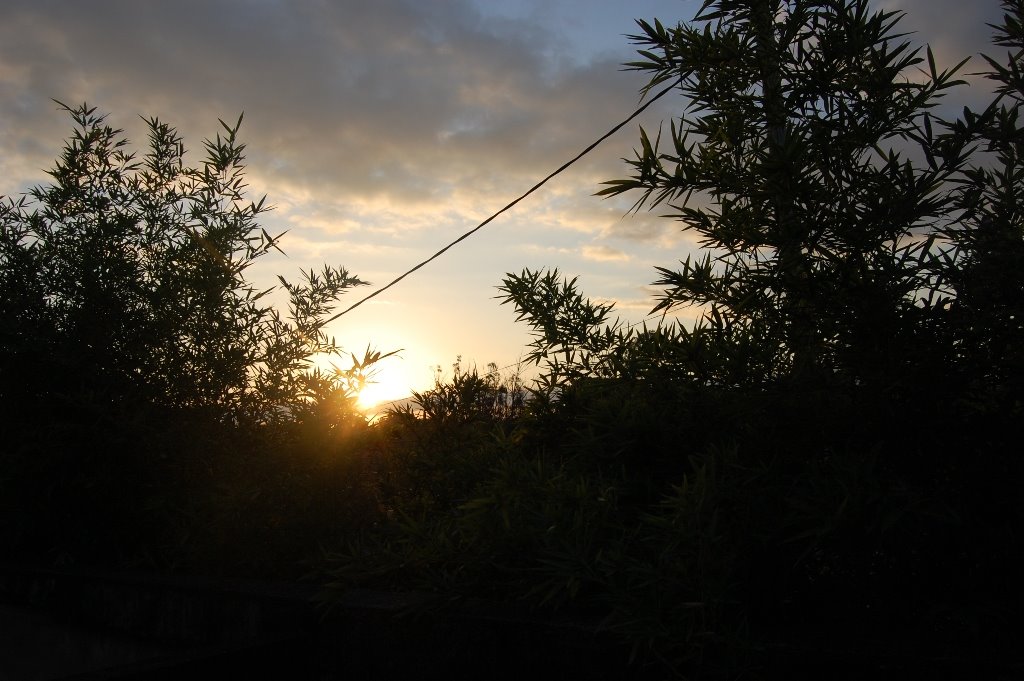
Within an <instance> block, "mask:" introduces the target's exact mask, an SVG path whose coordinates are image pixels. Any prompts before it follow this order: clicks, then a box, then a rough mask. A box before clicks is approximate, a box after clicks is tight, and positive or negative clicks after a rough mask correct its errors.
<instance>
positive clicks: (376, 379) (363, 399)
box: [356, 366, 414, 409]
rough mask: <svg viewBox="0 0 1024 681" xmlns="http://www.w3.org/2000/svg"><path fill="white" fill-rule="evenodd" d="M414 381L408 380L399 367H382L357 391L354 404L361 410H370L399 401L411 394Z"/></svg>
mask: <svg viewBox="0 0 1024 681" xmlns="http://www.w3.org/2000/svg"><path fill="white" fill-rule="evenodd" d="M413 384H414V381H412V380H410V379H409V377H408V376H406V375H405V373H404V372H402V371H401V368H400V367H395V366H388V367H382V368H381V369H380V371H378V372H376V373H375V374H374V375H373V377H372V378H371V379H370V380H369V381H367V383H366V386H365V387H364V388H363V389H362V390H361V391H359V399H358V400H357V402H356V404H358V406H359V407H360V408H361V409H372V408H374V407H377V406H380V405H381V404H382V403H384V402H390V401H391V400H400V399H402V398H403V397H409V395H410V394H411V393H412V388H411V387H410V386H413Z"/></svg>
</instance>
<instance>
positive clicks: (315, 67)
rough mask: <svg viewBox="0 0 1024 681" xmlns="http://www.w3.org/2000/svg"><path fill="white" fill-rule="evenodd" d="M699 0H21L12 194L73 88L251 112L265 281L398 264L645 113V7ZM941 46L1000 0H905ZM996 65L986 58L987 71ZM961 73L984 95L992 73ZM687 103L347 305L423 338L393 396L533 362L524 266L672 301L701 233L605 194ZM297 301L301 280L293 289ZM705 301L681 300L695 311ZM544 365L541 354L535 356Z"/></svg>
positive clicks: (361, 320) (670, 107) (181, 114)
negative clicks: (675, 277) (438, 379)
mask: <svg viewBox="0 0 1024 681" xmlns="http://www.w3.org/2000/svg"><path fill="white" fill-rule="evenodd" d="M699 5H700V3H699V2H697V1H696V0H628V1H626V0H622V1H612V0H602V1H597V2H595V1H594V0H374V1H373V2H365V0H358V1H357V0H336V1H330V0H288V1H287V2H286V1H285V0H279V1H271V0H175V2H157V1H156V0H90V1H88V2H85V1H83V0H5V3H4V21H3V22H0V194H2V195H7V196H17V195H19V194H20V193H22V192H24V191H26V190H27V189H28V188H30V187H32V186H34V185H37V184H40V183H43V182H45V180H46V175H45V170H46V169H48V168H50V167H52V165H53V161H54V159H56V158H57V156H58V155H59V153H60V149H61V147H62V145H63V141H64V139H65V138H66V137H67V135H68V133H69V132H70V131H71V122H70V119H68V117H67V115H66V114H65V113H63V112H61V111H60V110H59V108H58V106H57V105H56V104H55V103H54V101H53V100H60V101H62V102H65V103H67V104H71V105H73V104H78V103H82V102H88V103H89V104H90V105H92V106H96V107H97V108H98V110H99V111H101V112H105V113H107V114H108V118H107V121H108V123H110V124H111V125H113V126H115V127H118V128H123V129H124V130H125V132H126V135H127V137H128V138H129V139H130V140H132V142H133V145H132V148H133V149H136V150H138V151H139V153H140V155H141V154H142V153H144V152H145V139H146V132H145V124H144V122H143V120H142V118H141V117H151V116H153V117H157V118H159V119H161V120H162V121H164V122H166V123H168V124H170V125H172V126H174V127H176V128H177V129H178V131H179V133H180V134H181V135H182V136H183V137H184V140H185V145H186V148H188V149H190V150H191V153H190V154H189V156H188V157H187V161H189V162H191V163H193V164H196V163H199V162H201V160H202V141H203V139H205V138H207V137H212V136H214V135H215V134H216V133H217V132H218V131H219V124H218V119H223V120H225V121H231V122H233V121H235V120H236V119H237V117H238V116H239V114H240V113H244V122H243V124H242V129H241V135H240V136H241V139H242V141H243V142H245V143H246V144H247V178H248V182H249V187H250V193H251V197H252V198H253V199H258V198H259V197H261V196H263V195H266V196H267V201H268V203H269V204H270V205H272V206H274V210H273V211H272V212H270V213H266V214H264V216H263V219H262V222H261V225H262V226H264V227H265V228H266V229H267V231H268V232H271V233H277V232H280V231H284V230H288V234H287V235H286V236H285V237H284V239H283V240H282V242H281V247H282V249H283V250H284V251H285V253H286V256H280V255H276V254H275V255H273V256H267V257H265V258H262V259H261V260H259V261H258V264H257V265H256V266H254V267H253V268H252V269H251V270H250V279H251V280H252V281H253V283H255V284H257V285H260V286H262V287H267V286H271V285H273V284H275V283H276V275H282V276H284V277H285V278H287V279H289V280H292V281H294V280H298V279H299V278H300V275H299V272H300V270H303V269H305V270H308V269H310V268H311V267H312V268H316V269H319V268H321V267H322V265H323V264H325V263H327V264H331V265H334V266H343V267H345V268H346V269H348V270H349V271H350V272H351V273H354V274H356V275H358V276H359V277H360V278H362V279H364V280H367V281H369V282H371V283H372V284H373V285H374V286H371V287H365V288H362V289H358V290H356V291H354V292H352V293H350V294H349V295H348V296H347V297H346V299H344V300H343V301H342V302H343V304H344V305H346V306H347V304H350V303H352V302H355V300H356V299H357V297H358V296H361V295H363V294H365V293H369V292H371V291H372V290H373V289H374V288H375V287H376V286H381V285H384V284H386V283H387V282H389V281H390V280H391V279H393V278H394V277H396V276H398V275H399V274H401V273H402V272H404V271H406V270H407V269H409V268H410V267H412V266H413V265H415V264H416V263H418V262H420V261H422V260H423V259H425V258H427V257H428V256H430V255H431V254H432V253H434V252H435V251H437V250H438V249H439V248H441V247H442V246H444V245H445V244H447V243H448V242H449V241H451V240H453V239H454V238H456V237H457V236H459V235H461V234H462V233H463V232H465V231H467V230H469V229H471V228H472V227H474V226H476V225H477V224H478V223H479V222H480V221H481V220H483V219H484V218H486V217H488V216H489V215H491V214H492V213H494V212H495V211H497V210H498V209H499V208H501V207H502V206H504V205H505V204H506V203H508V202H509V201H511V200H512V199H514V198H516V197H517V196H518V195H519V194H521V193H522V192H524V191H526V190H527V189H528V188H529V187H531V186H532V185H533V184H534V183H535V182H537V181H538V180H540V179H541V178H542V177H544V176H545V175H547V174H548V173H549V172H551V171H552V170H554V169H555V168H557V167H558V166H560V165H561V164H562V163H563V162H565V161H567V160H568V159H569V158H571V157H572V156H574V155H575V154H576V153H578V152H579V151H581V150H582V149H583V148H584V147H586V146H587V145H588V144H589V143H590V142H592V141H594V140H595V139H597V138H598V137H599V136H601V135H602V134H604V133H605V132H606V131H607V130H609V129H610V128H611V127H612V126H614V125H615V124H617V123H618V122H620V121H621V120H623V119H624V118H626V117H627V116H628V115H629V114H630V113H631V112H632V111H633V110H634V109H635V108H636V107H637V105H638V103H639V99H638V97H639V90H640V89H641V88H642V87H643V86H644V84H645V82H646V81H645V78H644V76H643V74H639V73H636V72H628V71H624V70H623V69H622V67H621V64H622V63H623V62H625V61H629V60H631V59H633V58H635V49H636V48H635V46H633V45H631V43H630V42H629V40H628V39H627V38H626V34H630V33H634V32H636V30H635V29H636V27H635V24H634V23H633V19H635V18H643V19H647V20H653V19H654V18H655V17H657V18H658V19H660V20H661V21H662V23H665V24H669V25H675V24H676V23H677V22H679V21H687V20H689V19H691V18H692V17H693V15H694V13H695V12H696V10H697V9H698V7H699ZM875 6H876V7H877V8H879V9H881V8H885V9H898V10H902V11H905V12H906V13H907V16H906V18H905V19H904V21H903V23H902V24H901V27H902V28H903V29H904V30H906V31H910V32H912V36H911V37H912V39H913V40H914V41H915V42H917V43H920V44H923V43H928V44H930V45H931V47H932V49H933V51H934V53H935V55H936V58H937V61H938V62H939V65H940V66H952V65H953V64H955V63H956V62H957V61H959V60H960V59H962V58H963V57H966V56H969V55H972V54H977V53H978V52H979V51H986V52H988V53H990V54H991V53H993V52H994V51H995V48H992V47H991V46H990V44H989V36H990V34H991V30H990V29H989V28H988V27H987V26H986V23H994V22H997V21H998V20H999V18H1000V16H1001V11H1000V7H999V3H998V2H997V1H996V0H976V1H975V2H964V1H963V0H886V1H885V2H878V3H876V5H875ZM971 66H976V67H978V68H980V67H981V63H980V60H979V59H977V58H975V59H974V60H973V61H972V64H971V65H969V66H968V68H966V69H965V71H966V72H968V73H969V72H970V71H971V70H972V69H971ZM976 80H977V79H972V86H971V88H970V89H969V90H967V91H964V92H962V93H961V92H958V93H957V94H956V95H955V98H954V99H955V101H956V102H957V103H958V104H959V105H961V106H962V105H963V104H971V105H972V106H978V105H980V104H981V103H983V102H984V97H983V95H984V85H983V84H979V83H978V82H974V81H976ZM684 105H685V102H683V101H682V100H681V99H680V98H679V97H675V96H669V97H666V98H664V99H662V100H661V101H659V102H658V103H656V104H655V105H654V106H652V107H651V109H649V110H648V111H647V112H645V113H644V114H643V115H642V116H641V117H640V118H638V119H637V120H636V121H634V122H633V123H631V124H630V125H627V126H626V127H625V128H624V129H623V130H622V131H620V132H619V133H617V134H616V135H615V136H613V137H611V138H610V139H609V140H607V141H606V142H605V143H604V144H603V145H602V146H601V147H599V148H598V149H597V150H596V151H595V152H593V153H591V154H590V155H588V156H587V157H586V158H584V159H583V160H582V161H580V162H579V163H578V164H576V165H575V166H573V167H572V168H570V169H569V170H568V171H566V172H565V173H563V174H562V175H560V176H558V177H557V178H555V179H554V180H552V181H551V182H550V183H549V184H548V185H546V186H545V187H544V188H542V189H541V190H539V191H538V192H537V193H535V194H534V195H532V196H531V197H530V198H528V199H527V200H526V201H524V202H522V203H521V204H519V205H518V206H516V207H515V208H513V209H512V210H511V211H509V212H508V213H505V214H504V215H502V216H501V217H499V218H498V219H497V220H495V221H494V222H492V223H491V224H490V225H488V226H487V227H485V228H484V229H483V230H481V231H480V232H478V233H477V234H476V235H474V236H473V237H471V238H470V239H469V240H467V241H466V242H463V243H462V244H460V245H459V246H456V247H455V248H454V249H452V250H451V251H449V252H448V253H447V254H446V255H444V256H442V257H441V258H440V259H439V260H437V261H435V262H433V263H431V264H429V265H427V266H426V267H425V268H423V269H421V270H419V271H418V272H416V273H415V274H413V275H412V276H410V277H409V278H408V279H406V280H405V281H403V282H402V283H400V284H398V285H397V286H395V287H394V288H392V289H390V290H389V291H387V292H385V293H384V294H382V295H381V296H379V297H377V298H375V299H373V300H371V301H369V302H367V303H366V304H365V305H362V306H361V307H359V308H357V309H355V310H353V311H352V312H350V313H349V314H347V315H345V316H344V317H342V318H341V319H339V320H337V321H336V322H333V323H332V324H331V325H330V326H329V327H328V329H327V330H328V332H329V333H330V334H331V335H333V336H335V337H336V339H337V340H338V342H339V343H340V344H341V345H342V346H344V347H345V349H346V350H349V351H352V352H354V353H356V354H357V355H360V356H361V355H362V352H363V350H364V349H365V348H366V347H367V346H371V347H373V348H376V349H377V350H380V351H383V352H389V351H391V350H397V349H401V350H402V351H401V352H400V353H399V355H398V356H397V357H394V358H390V359H388V360H386V361H385V362H384V363H383V364H382V365H381V366H380V367H379V369H378V374H377V379H376V380H377V384H376V385H375V386H373V387H372V389H371V390H370V391H368V392H367V398H368V399H369V400H371V401H375V400H380V399H385V400H386V399H395V398H399V397H403V396H405V395H407V394H408V392H409V389H410V388H415V389H424V388H427V387H429V386H430V385H431V383H432V381H433V378H434V375H435V370H436V367H438V366H440V367H442V368H443V369H444V371H445V374H446V375H450V372H451V365H452V363H453V362H454V361H455V360H456V358H457V357H461V358H462V365H463V367H467V366H474V365H475V366H477V367H479V368H480V369H484V367H485V365H486V364H487V363H489V362H495V363H497V364H498V365H499V366H501V367H506V366H513V365H515V364H516V363H517V362H518V361H519V359H520V358H521V357H522V356H523V355H524V353H525V349H526V346H527V344H528V343H529V341H530V329H529V327H527V326H526V325H525V324H524V323H517V322H516V314H515V310H514V309H513V308H512V307H511V306H510V305H501V304H500V303H499V300H498V296H499V292H498V290H497V287H498V286H500V285H501V283H502V279H503V277H504V276H505V273H507V272H520V271H522V270H523V269H524V268H530V269H541V268H558V269H559V270H560V271H561V272H562V273H563V274H565V275H567V276H570V277H576V276H578V277H579V286H580V287H581V289H582V290H583V292H584V293H585V294H586V295H587V296H589V297H590V298H592V299H594V300H598V301H602V302H609V301H610V302H614V303H615V306H616V311H617V312H618V314H619V315H620V317H621V318H622V319H623V320H625V321H627V322H630V323H632V322H639V321H641V320H643V319H645V318H646V317H647V316H648V314H649V312H650V310H651V308H652V307H653V305H654V298H653V296H654V294H655V293H656V289H655V288H653V287H652V286H651V285H650V282H651V281H653V280H654V279H655V278H656V273H655V271H654V267H655V266H656V265H660V266H665V267H671V266H673V265H674V264H676V263H677V261H679V260H682V259H684V258H685V257H686V256H687V255H689V254H692V253H695V252H696V251H697V250H698V246H697V244H696V243H695V241H694V239H693V237H692V236H690V235H689V234H685V233H682V232H681V231H680V229H679V224H678V223H676V222H674V221H673V220H671V219H668V218H666V217H663V216H662V215H661V213H663V212H664V211H657V212H654V213H649V212H647V211H641V212H639V213H636V214H631V213H630V211H629V208H630V205H631V203H632V200H631V199H630V198H628V197H626V198H622V199H616V200H605V199H601V198H598V197H595V196H594V193H595V192H596V191H598V190H599V189H600V188H601V185H600V183H601V182H602V181H605V180H611V179H618V178H623V177H626V176H627V175H628V169H627V167H626V166H625V164H624V163H623V162H622V160H621V159H622V158H623V157H629V156H631V155H632V149H633V148H634V146H636V144H637V142H638V126H639V125H643V126H644V127H645V128H647V129H649V130H654V129H656V128H657V126H658V124H659V122H661V121H663V120H668V119H669V118H670V117H672V116H674V115H678V113H679V112H680V111H681V109H682V107H683V106H684ZM281 300H282V301H283V298H281ZM693 314H694V313H693V312H692V311H690V312H686V311H684V312H681V313H680V315H681V318H683V319H688V318H689V317H692V316H693ZM526 374H527V375H530V371H529V370H527V371H526Z"/></svg>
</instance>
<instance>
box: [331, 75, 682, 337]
mask: <svg viewBox="0 0 1024 681" xmlns="http://www.w3.org/2000/svg"><path fill="white" fill-rule="evenodd" d="M675 86H676V83H674V82H673V83H672V84H671V85H669V86H668V87H666V88H665V89H664V90H662V91H661V92H659V93H658V94H656V95H655V96H654V97H652V98H651V99H649V100H647V102H646V103H645V104H643V105H642V106H640V107H639V108H637V110H636V111H634V112H633V113H631V114H630V115H629V117H628V118H626V119H625V120H624V121H622V122H621V123H619V124H618V125H616V126H615V127H614V128H612V129H611V130H609V131H608V132H606V133H605V134H604V135H602V136H601V137H599V138H598V139H597V141H595V142H593V143H592V144H590V145H589V146H588V147H587V148H586V149H584V150H583V151H581V152H580V153H578V154H576V156H574V157H573V158H572V159H570V160H569V161H566V162H565V163H563V164H562V165H561V166H560V167H559V168H558V169H557V170H555V171H554V172H553V173H551V174H549V175H548V176H547V177H545V178H544V179H543V180H541V181H540V182H538V183H537V184H535V185H533V186H532V187H530V189H529V190H528V191H527V192H526V193H524V194H522V195H521V196H519V197H518V198H517V199H515V200H514V201H512V202H510V203H509V204H508V205H506V206H505V207H504V208H502V209H501V210H499V211H498V212H496V213H494V214H493V215H491V216H490V217H489V218H487V219H486V220H484V221H483V222H481V223H480V224H479V225H477V226H476V227H474V228H473V229H471V230H469V231H468V232H466V233H465V234H463V235H462V236H460V237H459V238H458V239H455V240H454V241H452V242H451V243H449V244H448V245H447V246H445V247H444V248H442V249H441V250H439V251H438V252H437V253H434V255H432V256H430V257H429V258H427V259H426V260H424V261H423V262H421V263H419V264H418V265H416V266H415V267H413V268H412V269H410V270H408V271H406V272H405V273H403V274H401V275H400V276H398V277H396V278H395V279H392V280H391V281H390V282H388V283H387V284H386V285H384V286H382V287H380V288H379V289H377V290H376V291H374V292H373V293H371V294H369V295H367V296H364V297H363V298H360V299H359V300H357V301H356V302H355V303H353V304H352V305H349V306H348V307H347V308H345V309H344V310H342V311H341V312H339V313H338V314H336V315H334V316H333V317H330V318H329V319H326V320H324V321H323V323H322V324H321V325H320V326H324V325H326V324H329V323H330V322H333V321H334V320H335V319H338V318H339V317H342V316H344V315H346V314H348V313H349V312H351V311H352V310H354V309H356V308H357V307H359V306H360V305H362V304H363V303H365V302H366V301H368V300H370V299H371V298H375V297H377V296H379V295H380V294H381V293H384V291H387V290H388V289H389V288H391V287H392V286H394V285H395V284H397V283H398V282H400V281H402V280H403V279H405V278H406V277H408V276H409V275H410V274H412V273H413V272H415V271H416V270H418V269H420V268H421V267H423V266H424V265H427V264H428V263H430V262H433V261H434V260H437V259H438V258H439V257H441V256H442V255H443V254H444V253H445V252H446V251H447V250H448V249H450V248H452V247H453V246H455V245H456V244H458V243H460V242H462V241H465V240H466V239H468V238H469V237H471V236H472V235H473V234H475V233H477V232H478V231H480V230H481V229H483V228H484V227H485V226H486V225H487V224H488V223H489V222H491V221H492V220H494V219H495V218H496V217H498V216H499V215H501V214H502V213H504V212H505V211H507V210H508V209H510V208H512V207H513V206H514V205H516V204H517V203H519V202H520V201H522V200H523V199H525V198H526V197H527V196H529V195H530V194H532V193H534V192H535V191H537V190H538V189H540V188H541V187H543V186H544V185H545V184H547V182H548V180H550V179H552V178H553V177H555V176H556V175H558V174H560V173H561V172H562V171H564V170H565V169H566V168H568V167H569V166H571V165H572V164H573V163H575V162H576V161H578V160H580V159H581V158H583V157H584V156H586V155H587V154H589V153H590V152H591V151H593V150H594V149H595V148H597V146H598V145H599V144H601V142H604V141H605V140H606V139H608V138H609V137H611V136H612V135H614V134H615V133H617V132H618V131H619V130H621V129H622V128H623V127H624V126H625V125H626V124H627V123H629V122H630V121H632V120H633V119H634V118H636V117H637V116H639V115H640V114H642V113H643V112H644V111H646V110H647V108H648V107H649V106H650V105H651V104H654V103H655V102H656V101H658V100H659V99H661V98H662V97H664V96H665V95H667V94H668V93H669V92H670V91H671V90H672V89H674V88H675Z"/></svg>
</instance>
